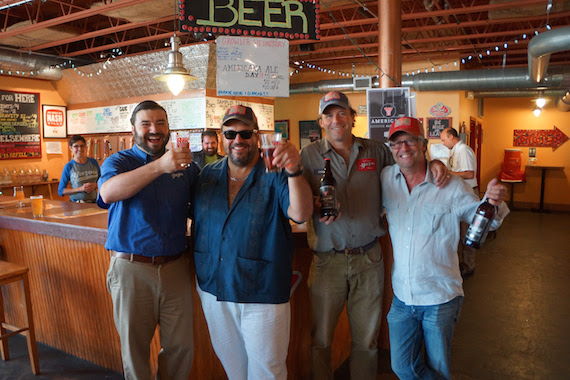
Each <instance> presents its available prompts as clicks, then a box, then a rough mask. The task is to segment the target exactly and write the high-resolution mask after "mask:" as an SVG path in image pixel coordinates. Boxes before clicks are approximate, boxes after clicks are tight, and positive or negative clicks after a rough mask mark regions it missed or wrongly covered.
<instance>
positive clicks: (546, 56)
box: [528, 26, 570, 83]
mask: <svg viewBox="0 0 570 380" xmlns="http://www.w3.org/2000/svg"><path fill="white" fill-rule="evenodd" d="M566 50H570V26H566V27H563V28H558V29H555V30H550V31H548V32H544V33H541V34H539V35H538V36H535V37H534V38H533V39H532V40H530V43H529V44H528V73H529V75H530V77H531V79H532V80H533V81H534V82H536V83H540V82H542V81H543V79H544V76H545V75H546V70H547V68H548V63H549V62H550V56H551V55H552V54H554V53H559V52H562V51H566Z"/></svg>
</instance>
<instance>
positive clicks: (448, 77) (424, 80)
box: [290, 66, 570, 94]
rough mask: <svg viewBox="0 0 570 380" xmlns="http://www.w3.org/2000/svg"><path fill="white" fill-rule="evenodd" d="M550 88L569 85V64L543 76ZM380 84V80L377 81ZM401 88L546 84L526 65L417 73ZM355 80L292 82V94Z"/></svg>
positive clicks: (343, 87) (343, 86)
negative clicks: (534, 77) (531, 77)
mask: <svg viewBox="0 0 570 380" xmlns="http://www.w3.org/2000/svg"><path fill="white" fill-rule="evenodd" d="M544 83H547V87H548V89H560V90H561V91H562V90H565V89H567V88H570V67H569V66H559V67H552V68H551V70H550V73H549V74H548V75H547V76H546V77H545V78H544ZM374 86H376V87H377V86H378V79H375V80H374ZM402 87H411V88H412V89H414V90H416V91H462V90H467V91H478V90H479V91H482V90H486V91H493V90H494V91H506V90H512V91H514V90H517V91H521V90H533V91H535V93H536V91H538V90H541V89H545V88H546V86H545V85H544V84H538V83H535V82H533V81H531V80H530V78H529V76H528V73H527V69H526V68H513V69H499V70H469V71H446V72H441V73H426V74H416V75H413V76H409V77H405V78H403V79H402ZM353 89H354V87H353V80H352V79H339V80H324V81H318V82H313V83H299V84H292V85H291V90H290V93H291V94H302V93H309V92H327V91H334V90H336V91H353Z"/></svg>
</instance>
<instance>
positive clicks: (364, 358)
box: [301, 91, 447, 380]
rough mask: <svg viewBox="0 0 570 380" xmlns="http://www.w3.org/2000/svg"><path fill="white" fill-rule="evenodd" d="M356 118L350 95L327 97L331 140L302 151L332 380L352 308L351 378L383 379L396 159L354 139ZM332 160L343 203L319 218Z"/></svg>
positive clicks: (318, 349) (314, 365) (316, 319)
mask: <svg viewBox="0 0 570 380" xmlns="http://www.w3.org/2000/svg"><path fill="white" fill-rule="evenodd" d="M355 117H356V111H355V110H354V109H353V108H352V107H351V106H350V102H349V100H348V97H347V96H346V95H345V94H343V93H341V92H337V91H333V92H329V93H327V94H325V96H323V97H322V99H321V101H320V102H319V118H318V120H317V121H318V123H319V125H320V127H321V128H322V129H323V130H324V132H325V137H324V138H323V139H322V140H320V141H315V142H314V143H312V144H310V145H308V146H307V147H305V148H303V150H302V151H301V161H302V164H303V166H304V168H305V174H304V175H305V177H306V178H307V180H308V181H309V184H310V185H311V189H312V191H313V195H314V196H315V199H316V202H315V211H314V212H313V216H312V218H310V219H309V220H308V221H307V240H308V244H309V247H310V248H311V249H312V250H313V251H314V257H313V261H312V264H311V269H310V273H309V279H308V285H309V292H310V297H311V308H312V313H313V317H312V326H311V339H312V341H311V376H312V378H314V379H332V378H333V368H332V362H331V351H332V350H331V348H332V342H333V338H334V331H335V328H336V325H337V323H338V319H339V317H340V314H341V312H342V310H343V308H344V306H345V304H346V307H347V311H348V319H349V323H350V335H351V350H350V376H351V378H352V379H359V380H360V379H363V380H367V379H375V378H376V371H377V363H378V347H377V341H378V335H379V331H380V322H381V320H382V298H383V293H384V261H383V258H382V249H381V247H380V244H379V243H378V238H379V237H381V236H384V235H385V234H386V227H385V225H384V223H383V221H382V197H381V187H380V173H381V172H382V169H383V168H384V167H385V166H387V165H392V164H393V163H394V161H393V158H392V155H391V153H390V150H389V149H388V147H387V146H386V145H385V144H384V143H382V142H380V141H377V140H369V139H362V138H359V137H356V136H354V135H353V134H352V128H353V127H354V120H355ZM325 158H328V159H330V163H331V170H332V173H333V176H334V178H335V180H336V193H337V199H338V201H339V204H340V208H339V209H340V213H339V215H338V216H337V217H333V216H331V217H324V218H320V217H319V216H320V207H321V205H320V202H319V200H318V195H319V185H320V179H321V177H322V176H323V170H324V169H323V168H324V159H325ZM437 162H438V164H436V165H435V166H436V167H439V168H440V169H442V170H441V171H440V174H439V176H440V177H441V179H443V180H445V178H446V176H447V170H446V168H445V165H443V164H442V163H441V162H439V161H437ZM432 170H435V171H438V170H437V169H432Z"/></svg>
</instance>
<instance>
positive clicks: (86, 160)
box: [57, 135, 101, 203]
mask: <svg viewBox="0 0 570 380" xmlns="http://www.w3.org/2000/svg"><path fill="white" fill-rule="evenodd" d="M69 150H70V151H71V155H72V159H71V161H69V162H68V163H67V164H65V166H64V167H63V172H61V179H60V180H59V187H58V188H57V193H58V194H59V196H60V197H63V196H64V195H69V200H70V201H72V202H81V203H94V202H95V200H96V199H97V180H98V179H99V177H100V176H101V169H100V168H99V164H98V163H97V160H96V159H94V158H91V157H87V146H86V145H85V138H83V136H80V135H74V136H71V138H70V139H69ZM68 185H70V188H68Z"/></svg>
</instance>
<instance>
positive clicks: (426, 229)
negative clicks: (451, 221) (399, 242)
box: [422, 204, 451, 235]
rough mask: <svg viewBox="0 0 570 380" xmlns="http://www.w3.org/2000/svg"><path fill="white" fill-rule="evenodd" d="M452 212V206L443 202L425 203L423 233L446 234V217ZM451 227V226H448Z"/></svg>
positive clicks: (447, 231)
mask: <svg viewBox="0 0 570 380" xmlns="http://www.w3.org/2000/svg"><path fill="white" fill-rule="evenodd" d="M450 214H451V207H449V206H447V205H441V204H425V205H424V206H423V209H422V233H425V234H426V235H445V234H448V233H449V232H450V231H449V230H448V228H446V224H445V219H446V218H447V217H449V215H450ZM448 227H449V226H448Z"/></svg>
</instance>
